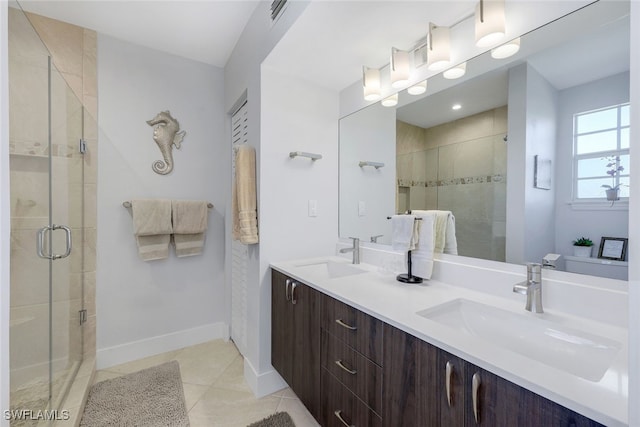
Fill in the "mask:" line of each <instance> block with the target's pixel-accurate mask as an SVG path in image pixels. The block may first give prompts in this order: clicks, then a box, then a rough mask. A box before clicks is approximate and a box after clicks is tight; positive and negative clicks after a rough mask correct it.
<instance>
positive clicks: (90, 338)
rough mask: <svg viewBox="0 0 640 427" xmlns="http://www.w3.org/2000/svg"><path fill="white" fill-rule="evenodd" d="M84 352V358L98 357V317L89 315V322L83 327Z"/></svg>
mask: <svg viewBox="0 0 640 427" xmlns="http://www.w3.org/2000/svg"><path fill="white" fill-rule="evenodd" d="M82 334H83V340H84V342H83V351H84V357H92V356H95V355H96V316H95V315H93V316H91V315H89V317H87V321H86V322H85V324H84V325H82Z"/></svg>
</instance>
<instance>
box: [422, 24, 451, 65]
mask: <svg viewBox="0 0 640 427" xmlns="http://www.w3.org/2000/svg"><path fill="white" fill-rule="evenodd" d="M450 45H451V41H450V37H449V27H438V26H436V25H435V24H434V23H433V22H429V34H428V35H427V68H428V69H429V70H431V71H440V70H443V69H445V68H447V66H448V65H449V63H450V62H451V53H450Z"/></svg>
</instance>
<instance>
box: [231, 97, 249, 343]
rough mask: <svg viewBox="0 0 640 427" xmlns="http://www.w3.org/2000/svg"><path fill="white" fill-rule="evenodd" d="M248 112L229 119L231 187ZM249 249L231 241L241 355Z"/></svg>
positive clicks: (235, 332)
mask: <svg viewBox="0 0 640 427" xmlns="http://www.w3.org/2000/svg"><path fill="white" fill-rule="evenodd" d="M247 113H248V111H247V103H246V102H245V103H244V104H243V105H242V107H240V109H238V111H236V112H235V113H234V114H233V116H232V117H231V126H232V128H231V129H232V131H231V144H232V156H231V162H232V165H231V173H232V185H233V182H234V181H235V176H236V156H235V150H234V149H235V147H237V146H238V145H240V144H246V143H247V138H248V128H249V120H248V114H247ZM248 261H249V247H248V246H247V245H245V244H242V243H240V242H239V241H237V240H233V239H232V240H231V339H232V340H233V342H234V343H235V344H236V346H237V347H238V350H239V351H240V353H241V354H243V355H244V354H245V353H246V349H247V268H248Z"/></svg>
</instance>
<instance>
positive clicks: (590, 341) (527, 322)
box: [417, 299, 622, 382]
mask: <svg viewBox="0 0 640 427" xmlns="http://www.w3.org/2000/svg"><path fill="white" fill-rule="evenodd" d="M417 314H418V315H420V316H422V317H425V318H427V319H430V320H433V321H434V322H437V323H440V324H442V325H445V326H448V327H450V328H453V329H455V330H456V331H458V332H461V333H464V334H467V335H473V336H476V337H479V338H482V339H484V340H486V341H487V342H489V343H491V344H493V345H495V346H496V347H502V348H504V349H507V350H510V351H513V352H515V353H519V354H521V355H522V356H525V357H528V358H530V359H533V360H537V361H538V362H541V363H544V364H545V365H549V366H552V367H555V368H558V369H560V370H563V371H565V372H569V373H571V374H573V375H576V376H578V377H581V378H584V379H586V380H589V381H594V382H598V381H600V380H601V379H602V377H603V376H604V374H605V372H606V371H607V370H608V369H609V366H611V362H612V361H613V359H614V358H615V357H616V356H617V354H618V353H619V352H620V349H621V348H622V345H621V344H620V343H619V342H616V341H614V340H611V339H609V338H605V337H602V336H598V335H594V334H590V333H588V332H584V331H580V330H577V329H572V328H568V327H566V326H564V325H561V324H558V323H555V322H552V321H549V320H545V319H541V318H539V317H536V316H534V315H532V314H530V313H528V312H525V311H523V313H522V314H519V313H513V312H510V311H506V310H502V309H499V308H496V307H492V306H489V305H485V304H481V303H477V302H474V301H470V300H467V299H456V300H453V301H449V302H447V303H444V304H440V305H438V306H435V307H432V308H429V309H427V310H423V311H420V312H418V313H417Z"/></svg>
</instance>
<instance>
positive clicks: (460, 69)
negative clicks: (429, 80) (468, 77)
mask: <svg viewBox="0 0 640 427" xmlns="http://www.w3.org/2000/svg"><path fill="white" fill-rule="evenodd" d="M466 72H467V63H466V62H463V63H461V64H458V65H456V66H455V67H451V68H449V69H448V70H445V71H444V73H442V77H444V78H445V79H450V80H452V79H459V78H460V77H462V76H464V75H465V73H466Z"/></svg>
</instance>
